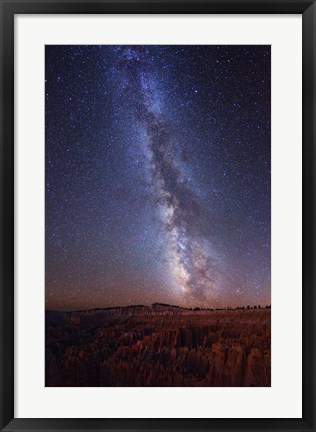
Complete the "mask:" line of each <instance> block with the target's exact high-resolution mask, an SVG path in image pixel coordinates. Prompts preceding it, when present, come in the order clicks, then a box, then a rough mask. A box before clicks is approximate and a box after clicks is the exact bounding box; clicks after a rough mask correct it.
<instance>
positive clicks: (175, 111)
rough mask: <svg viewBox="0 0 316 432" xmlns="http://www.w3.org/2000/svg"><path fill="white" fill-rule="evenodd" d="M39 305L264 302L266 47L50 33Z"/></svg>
mask: <svg viewBox="0 0 316 432" xmlns="http://www.w3.org/2000/svg"><path fill="white" fill-rule="evenodd" d="M45 63H46V65H45V81H46V88H45V92H46V96H45V98H46V106H45V108H46V121H45V123H46V136H45V142H46V144H45V145H46V156H45V157H46V179H45V181H46V197H45V206H46V235H45V238H46V244H45V250H46V268H45V273H46V308H48V309H56V310H73V309H86V308H97V307H108V306H119V305H130V304H151V303H153V302H162V303H169V304H176V305H180V306H186V307H196V306H200V307H223V306H238V305H240V306H243V305H244V306H246V305H247V304H249V305H259V304H261V305H263V306H264V305H266V304H270V301H271V300H270V290H271V266H270V256H271V250H270V240H271V235H270V229H271V210H270V204H271V202H270V198H271V196H270V195H271V156H270V150H271V136H270V127H271V125H270V119H271V111H270V102H271V91H270V85H271V82H270V73H271V58H270V46H256V45H251V46H250V45H249V46H248V45H244V46H234V45H229V46H225V45H221V46H175V45H174V46H163V45H161V46H148V45H144V46H126V45H124V46H105V45H102V46H60V45H59V46H46V55H45Z"/></svg>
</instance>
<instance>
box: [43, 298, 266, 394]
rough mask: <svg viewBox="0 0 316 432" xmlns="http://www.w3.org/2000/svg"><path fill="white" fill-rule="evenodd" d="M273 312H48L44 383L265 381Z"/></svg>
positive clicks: (213, 383)
mask: <svg viewBox="0 0 316 432" xmlns="http://www.w3.org/2000/svg"><path fill="white" fill-rule="evenodd" d="M270 321H271V310H270V309H269V308H265V309H234V310H189V309H181V308H177V307H171V306H166V305H159V304H156V305H153V306H151V307H147V306H131V307H125V308H124V307H122V308H110V309H95V310H91V311H79V312H52V311H47V312H46V358H45V363H46V386H89V387H96V386H118V387H123V386H150V387H157V386H161V387H163V386H212V387H224V386H226V387H229V386H230V387H232V386H257V387H262V386H270V385H271V324H270Z"/></svg>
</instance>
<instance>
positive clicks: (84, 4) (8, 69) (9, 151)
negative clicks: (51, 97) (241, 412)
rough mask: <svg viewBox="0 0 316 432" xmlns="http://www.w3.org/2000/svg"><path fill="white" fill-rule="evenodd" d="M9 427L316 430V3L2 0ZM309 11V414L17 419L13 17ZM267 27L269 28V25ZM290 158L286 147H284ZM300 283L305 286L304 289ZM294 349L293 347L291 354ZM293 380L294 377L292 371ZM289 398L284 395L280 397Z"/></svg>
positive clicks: (2, 413) (4, 345) (5, 420)
mask: <svg viewBox="0 0 316 432" xmlns="http://www.w3.org/2000/svg"><path fill="white" fill-rule="evenodd" d="M0 7H1V9H0V13H1V16H0V29H1V45H0V46H1V68H0V73H1V80H0V82H1V143H0V148H1V177H0V187H1V194H0V199H1V205H0V207H1V242H0V244H1V246H0V248H1V249H0V257H1V290H0V295H1V297H0V308H1V320H0V323H1V324H0V325H1V328H0V332H1V344H0V349H1V351H0V362H1V374H0V378H1V383H0V425H1V430H2V431H39V430H41V431H70V430H72V431H75V430H78V431H97V430H105V431H112V430H113V431H114V430H121V431H138V430H139V431H141V430H148V431H150V430H155V431H160V430H161V431H175V430H177V431H179V430H204V431H206V430H212V431H214V432H215V431H217V430H218V431H219V430H226V431H227V432H228V431H233V430H234V431H236V430H252V431H259V430H260V431H262V430H270V431H281V430H283V431H284V430H288V431H290V430H301V431H315V430H316V428H315V416H316V403H315V387H316V386H315V380H316V370H315V349H316V343H315V334H316V332H315V317H314V314H313V312H314V311H315V310H316V302H315V298H316V296H315V265H314V261H315V258H316V257H315V252H314V251H315V229H314V212H315V205H316V200H315V192H314V191H315V174H314V172H315V171H316V164H315V157H316V152H315V129H316V124H315V126H314V122H315V114H316V109H315V108H316V97H315V96H316V85H315V84H316V82H315V77H316V51H315V48H316V4H315V1H306V0H301V1H300V0H294V1H293V0H259V1H257V0H241V1H240V0H215V1H214V0H196V1H193V0H169V1H165V0H146V1H144V0H138V1H135V0H118V1H114V0H113V1H107V0H97V1H87V0H68V1H62V0H54V1H50V0H37V1H28V0H18V1H11V0H0ZM99 13H102V14H113V13H125V14H136V13H140V14H144V13H149V14H154V13H159V14H164V13H168V14H174V13H177V14H188V13H190V14H197V13H199V14H203V13H212V14H219V13H221V14H227V13H230V14H232V13H233V14H241V13H243V14H245V13H246V14H258V13H260V14H302V21H303V35H302V36H303V47H302V48H303V209H302V211H303V282H302V283H303V284H302V287H303V352H302V358H303V377H302V382H303V389H302V390H303V392H302V395H303V400H302V404H303V405H302V406H303V416H302V419H287V418H277V419H267V418H264V419H259V418H258V419H251V418H243V419H216V418H213V419H180V418H174V419H86V418H85V419H80V418H76V419H70V418H68V419H48V418H47V419H36V418H33V419H29V418H28V419H23V418H14V15H15V14H99ZM267 31H268V29H267ZM284 156H285V157H286V147H285V148H284ZM298 289H300V287H298ZM291 349H292V347H289V353H288V355H290V352H291ZM289 379H291V377H289ZM280 404H282V401H280Z"/></svg>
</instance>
